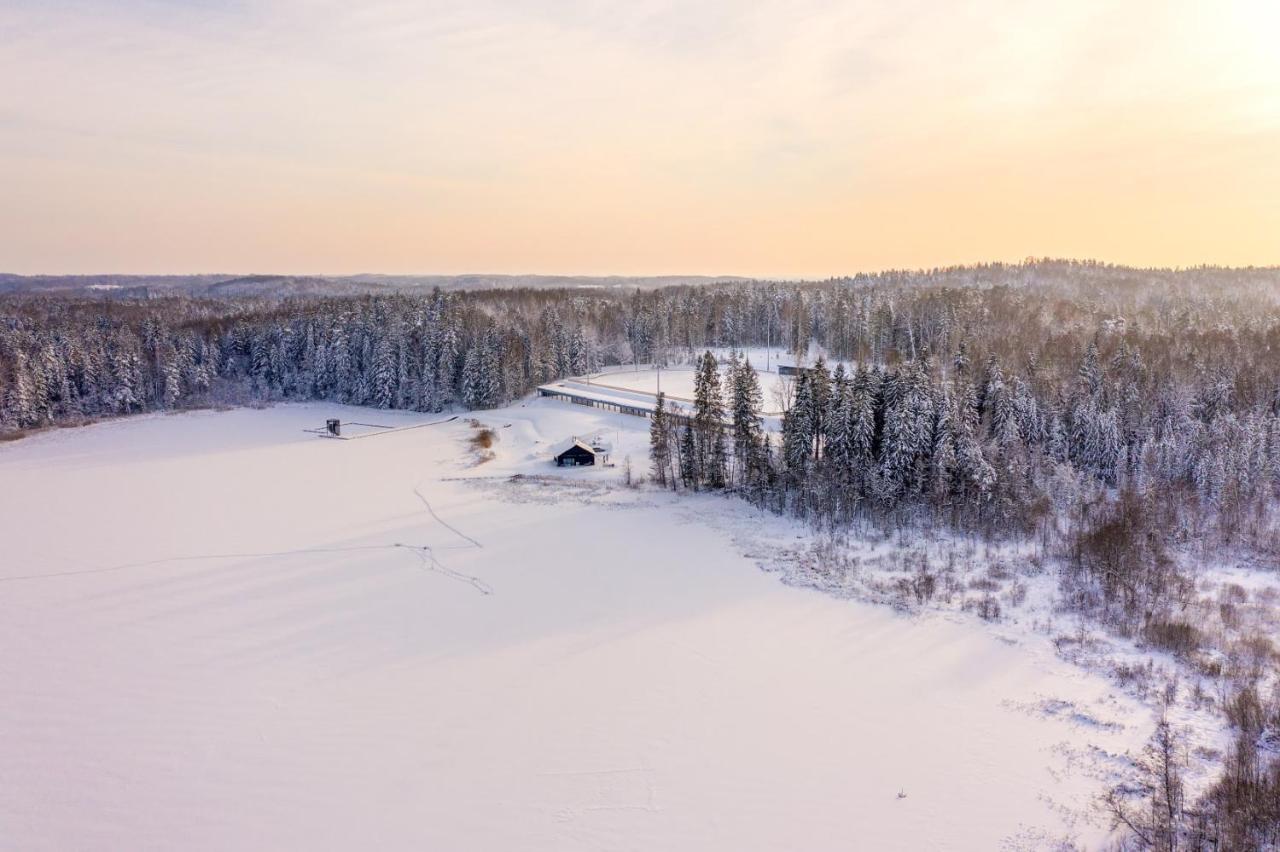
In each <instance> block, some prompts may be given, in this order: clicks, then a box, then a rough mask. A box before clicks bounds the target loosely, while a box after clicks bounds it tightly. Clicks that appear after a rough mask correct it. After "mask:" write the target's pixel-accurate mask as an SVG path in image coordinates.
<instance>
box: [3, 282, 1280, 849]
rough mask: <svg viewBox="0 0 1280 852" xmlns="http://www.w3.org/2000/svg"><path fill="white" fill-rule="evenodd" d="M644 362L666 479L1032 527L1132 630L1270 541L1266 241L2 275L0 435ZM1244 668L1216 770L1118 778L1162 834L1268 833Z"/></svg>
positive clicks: (823, 507) (1233, 840) (1100, 607)
mask: <svg viewBox="0 0 1280 852" xmlns="http://www.w3.org/2000/svg"><path fill="white" fill-rule="evenodd" d="M763 346H772V347H774V348H780V349H785V350H787V351H789V352H791V353H794V354H795V355H797V356H798V357H800V358H801V359H802V360H803V362H804V363H807V364H809V365H811V367H810V369H808V370H806V371H803V372H802V373H801V374H800V375H798V376H797V377H796V379H795V380H794V384H793V385H792V386H791V388H790V389H789V392H788V393H787V394H786V398H785V399H780V400H776V401H773V402H774V403H776V405H775V406H774V407H780V408H782V409H784V410H785V414H784V416H783V420H782V429H781V432H780V433H772V434H771V433H770V432H768V431H767V430H766V429H765V428H764V427H763V422H762V415H761V412H762V410H764V409H765V407H766V406H765V404H764V403H765V400H763V399H762V393H761V389H760V386H759V383H758V381H757V377H756V374H755V372H754V371H753V370H752V369H751V368H749V367H746V366H745V361H740V360H739V359H738V358H737V357H736V355H734V354H733V353H734V352H736V351H738V350H741V349H746V348H749V347H763ZM712 349H714V350H716V351H717V353H719V357H716V356H713V355H712V354H711V352H710V351H709V350H712ZM726 353H728V354H726ZM633 361H634V362H638V363H651V362H657V363H672V362H680V363H688V362H692V363H693V364H694V366H695V368H696V370H697V384H696V388H697V395H696V396H697V404H696V406H695V411H694V413H693V414H692V416H689V417H676V416H675V415H674V414H672V413H670V412H668V411H667V410H665V408H661V407H660V409H659V412H658V414H657V415H656V416H655V417H654V418H653V420H652V423H651V445H650V447H651V452H650V456H651V459H650V462H651V478H652V480H653V481H654V482H655V484H657V485H660V486H663V487H669V488H675V489H690V490H727V491H732V492H734V493H737V494H739V495H741V496H742V497H743V498H745V499H747V500H750V501H751V502H753V503H754V504H756V505H758V506H760V507H762V508H764V509H768V510H771V511H775V512H778V513H785V514H793V515H797V516H800V517H803V518H805V519H808V520H809V521H811V522H813V523H814V524H815V525H818V526H819V527H822V528H840V527H842V526H847V525H849V524H852V523H855V522H857V523H874V524H878V525H891V526H893V527H895V528H898V527H907V528H910V527H913V526H921V525H923V526H928V527H930V528H944V529H948V530H953V531H955V532H957V533H963V534H968V535H981V536H985V537H993V538H1027V539H1035V540H1038V541H1040V542H1043V543H1044V544H1045V546H1046V547H1047V548H1050V549H1052V550H1053V551H1054V552H1056V553H1057V554H1059V555H1060V557H1061V564H1062V566H1063V568H1062V570H1061V577H1060V581H1059V582H1060V591H1061V594H1062V598H1063V600H1064V601H1065V602H1067V604H1068V605H1069V606H1071V607H1072V608H1074V609H1075V610H1077V611H1078V612H1080V613H1081V614H1084V615H1087V616H1089V617H1091V618H1094V619H1097V620H1098V621H1100V622H1102V623H1105V624H1107V625H1110V626H1111V627H1112V628H1114V629H1116V630H1119V631H1122V632H1124V633H1125V634H1126V635H1147V636H1156V637H1164V639H1165V641H1166V642H1167V643H1169V644H1170V646H1171V647H1172V646H1175V645H1177V644H1178V643H1183V644H1185V642H1186V641H1187V637H1188V636H1189V635H1193V634H1194V626H1193V625H1182V626H1181V627H1180V626H1179V625H1180V622H1178V621H1177V620H1176V619H1175V618H1174V617H1173V615H1171V613H1173V612H1174V611H1175V610H1176V605H1177V602H1178V601H1179V599H1180V598H1181V597H1185V596H1186V595H1187V593H1188V587H1189V585H1190V584H1191V580H1190V579H1189V578H1188V577H1187V576H1185V574H1184V573H1183V570H1182V568H1181V565H1182V562H1181V561H1180V559H1179V554H1184V553H1187V552H1191V551H1195V552H1199V553H1208V552H1213V551H1219V552H1230V553H1233V554H1236V555H1238V556H1239V557H1240V558H1244V559H1251V560H1254V561H1255V562H1257V563H1258V564H1262V565H1268V564H1269V565H1272V566H1275V565H1278V564H1280V514H1278V513H1277V511H1276V507H1277V501H1280V271H1278V270H1274V269H1270V270H1254V269H1246V270H1239V269H1222V268H1199V269H1188V270H1181V271H1166V270H1139V269H1130V268H1122V267H1113V266H1106V265H1100V264H1090V263H1077V262H1067V261H1034V262H1031V261H1029V262H1027V263H1025V264H1021V265H988V266H975V267H963V268H952V269H939V270H932V271H922V272H889V273H882V274H877V275H861V276H857V277H854V278H848V279H836V280H829V281H823V282H809V283H782V282H746V283H729V284H708V285H704V286H675V287H667V288H660V289H653V290H634V289H538V288H523V289H508V290H485V291H450V292H442V291H439V290H433V291H430V292H422V291H413V290H404V291H402V292H395V293H380V294H373V295H342V296H333V297H326V296H323V295H311V296H305V297H295V298H287V299H272V298H264V297H261V296H253V297H236V298H226V299H213V298H207V297H200V298H196V297H188V296H183V295H165V296H163V297H161V298H152V299H137V298H119V297H115V298H113V297H110V296H109V295H103V294H100V293H94V294H89V293H85V294H81V295H67V294H62V293H51V294H22V293H14V294H9V295H5V296H0V435H6V436H9V437H13V436H20V435H22V434H25V433H26V432H29V431H31V430H38V429H42V428H46V427H50V426H58V425H74V424H79V423H84V422H88V421H91V420H94V419H99V418H104V417H112V416H121V415H128V414H134V413H139V412H148V411H159V410H170V409H183V408H194V407H206V406H215V405H228V404H231V405H236V404H255V403H259V402H269V401H275V400H328V401H333V402H340V403H348V404H353V405H365V406H373V407H379V408H402V409H413V410H418V411H441V410H445V409H449V408H467V409H479V408H487V407H494V406H498V405H501V404H503V403H506V402H510V401H512V400H515V399H517V398H519V397H521V396H523V395H524V394H526V393H528V392H530V391H531V390H532V389H533V388H534V387H536V386H537V385H538V384H540V383H543V382H547V381H550V380H553V379H557V378H560V377H564V376H570V375H578V374H582V373H586V372H590V371H593V370H595V369H597V368H600V367H603V366H608V365H614V364H626V363H631V362H633ZM1183 627H1185V628H1186V629H1185V630H1184V629H1183ZM1187 630H1190V631H1191V633H1190V634H1189V633H1188V632H1187ZM1191 641H1192V642H1193V644H1194V640H1191ZM1184 650H1185V649H1184ZM1263 657H1264V659H1265V666H1274V665H1275V664H1276V656H1275V650H1274V649H1270V650H1269V651H1265V650H1264V653H1263ZM1265 666H1264V669H1265ZM1255 668H1256V667H1255ZM1249 671H1251V669H1249V667H1247V666H1243V665H1242V666H1241V667H1240V668H1239V671H1238V672H1237V676H1235V677H1233V678H1232V680H1231V683H1232V690H1233V691H1232V693H1231V695H1230V696H1229V697H1228V698H1227V699H1224V701H1225V703H1226V704H1227V705H1228V708H1229V709H1231V708H1234V709H1231V712H1230V713H1229V714H1228V715H1230V716H1231V717H1232V719H1233V722H1235V723H1236V728H1235V729H1236V734H1237V738H1236V743H1235V745H1234V746H1233V748H1234V751H1233V753H1232V755H1230V756H1229V757H1228V758H1227V759H1226V760H1225V764H1226V769H1225V772H1224V775H1223V779H1222V780H1221V781H1220V782H1219V784H1218V785H1217V786H1216V787H1215V788H1214V789H1213V790H1212V791H1211V792H1210V794H1209V795H1208V797H1207V798H1206V799H1205V800H1204V801H1203V802H1200V803H1198V804H1196V805H1195V806H1194V807H1193V806H1192V805H1191V804H1186V805H1183V804H1179V808H1180V809H1181V810H1180V811H1179V814H1180V816H1178V817H1177V818H1175V817H1173V816H1170V814H1172V813H1173V809H1172V807H1171V805H1170V803H1171V801H1172V799H1171V798H1170V797H1171V796H1173V795H1174V793H1173V791H1172V790H1171V789H1169V788H1168V778H1167V776H1168V773H1167V772H1166V773H1165V776H1166V783H1165V787H1164V788H1160V787H1159V785H1153V787H1152V790H1151V791H1150V794H1151V797H1152V807H1151V808H1150V809H1149V810H1148V811H1143V814H1146V816H1141V815H1140V816H1133V815H1132V814H1130V813H1129V812H1127V811H1125V810H1124V809H1123V808H1122V807H1121V806H1120V805H1117V807H1116V810H1117V819H1121V820H1125V821H1132V823H1133V824H1132V825H1131V826H1130V828H1132V829H1133V831H1134V833H1135V836H1137V837H1142V836H1144V833H1145V835H1147V836H1149V841H1150V842H1149V845H1150V846H1155V847H1157V848H1169V849H1173V848H1223V849H1226V848H1240V849H1245V848H1264V847H1265V845H1266V844H1267V843H1276V842H1280V763H1277V762H1276V761H1274V760H1271V759H1269V757H1268V755H1269V750H1268V746H1267V745H1266V743H1270V742H1275V741H1276V739H1277V738H1278V737H1280V696H1275V695H1266V694H1259V693H1258V690H1257V684H1258V682H1259V679H1260V677H1261V674H1259V675H1257V676H1252V677H1251V676H1250V675H1249ZM1166 768H1167V767H1166ZM1160 796H1164V799H1163V800H1160V801H1162V802H1163V804H1164V805H1165V806H1168V807H1166V808H1165V811H1164V813H1165V816H1164V817H1160V816H1159V814H1160V813H1161V810H1160V808H1159V807H1156V806H1155V805H1156V804H1158V802H1157V799H1159V797H1160ZM1162 838H1163V840H1162ZM1170 838H1173V839H1170ZM1211 840H1212V841H1213V843H1210V841H1211ZM1178 844H1182V845H1178ZM1197 844H1199V845H1197ZM1214 844H1217V845H1214Z"/></svg>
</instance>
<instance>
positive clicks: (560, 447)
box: [551, 436, 595, 458]
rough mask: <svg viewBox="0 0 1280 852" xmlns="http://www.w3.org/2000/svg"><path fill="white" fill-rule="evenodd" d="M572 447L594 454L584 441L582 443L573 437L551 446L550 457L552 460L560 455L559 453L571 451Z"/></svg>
mask: <svg viewBox="0 0 1280 852" xmlns="http://www.w3.org/2000/svg"><path fill="white" fill-rule="evenodd" d="M574 446H578V447H582V449H584V450H586V451H587V452H589V453H592V454H594V453H595V450H594V449H593V448H592V446H591V445H590V444H588V443H587V442H586V441H583V440H582V439H581V438H578V437H577V436H574V437H572V438H566V439H565V440H563V441H561V442H560V443H558V444H553V445H552V446H551V455H552V457H553V458H554V457H555V456H558V455H560V454H561V453H563V452H565V451H566V450H569V449H571V448H572V447H574Z"/></svg>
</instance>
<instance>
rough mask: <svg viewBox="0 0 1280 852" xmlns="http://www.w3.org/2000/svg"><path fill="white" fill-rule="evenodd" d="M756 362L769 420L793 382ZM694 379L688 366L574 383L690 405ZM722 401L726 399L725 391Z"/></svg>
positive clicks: (613, 373) (626, 371)
mask: <svg viewBox="0 0 1280 852" xmlns="http://www.w3.org/2000/svg"><path fill="white" fill-rule="evenodd" d="M726 357H727V356H726ZM756 361H757V359H752V365H753V366H756V375H757V376H758V378H759V380H760V392H761V397H762V399H763V403H764V407H763V411H764V414H765V415H767V416H770V417H778V416H781V414H782V410H783V405H782V399H783V398H784V397H786V396H787V395H789V394H790V393H791V392H792V391H791V387H790V386H791V385H792V384H793V382H794V380H793V379H792V378H790V377H787V376H779V375H778V373H777V372H776V370H777V365H776V364H774V365H773V367H774V371H773V372H766V371H765V369H764V363H763V360H760V363H759V364H758V365H757V364H756ZM695 376H696V373H695V371H694V368H693V367H692V366H691V365H688V364H685V365H678V366H674V367H664V368H663V369H661V370H655V369H652V368H650V367H645V366H642V367H640V368H639V369H636V368H627V367H616V368H611V369H610V370H608V371H606V372H602V373H595V374H592V375H591V376H590V377H589V380H588V378H587V377H583V378H580V379H578V380H577V381H576V384H580V385H585V384H587V383H588V381H589V384H590V385H591V387H592V388H594V389H596V390H597V391H599V392H602V393H609V392H612V391H624V392H627V394H626V395H627V396H631V395H632V394H640V395H641V398H643V399H644V400H646V401H653V400H654V399H656V398H657V395H658V391H659V390H661V391H662V392H663V393H665V394H666V395H667V398H668V400H670V401H671V402H673V403H679V402H684V403H690V404H691V403H692V402H693V395H694V378H695ZM721 380H722V381H724V371H723V369H722V370H721ZM725 398H726V399H728V393H727V389H726V393H725Z"/></svg>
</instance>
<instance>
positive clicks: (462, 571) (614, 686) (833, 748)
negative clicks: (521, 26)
mask: <svg viewBox="0 0 1280 852" xmlns="http://www.w3.org/2000/svg"><path fill="white" fill-rule="evenodd" d="M665 372H666V371H664V373H665ZM666 381H667V377H666V375H664V378H663V382H664V388H665V387H666ZM330 416H336V417H342V418H343V419H344V420H348V419H349V420H354V421H361V422H366V423H374V424H387V425H393V426H408V425H414V424H419V423H426V422H430V421H435V420H440V419H441V418H440V417H439V416H431V415H413V414H407V413H403V412H388V411H370V410H367V409H344V408H343V407H341V406H334V405H322V404H308V405H290V406H280V407H276V408H272V409H266V410H238V411H232V412H225V413H212V412H203V413H191V414H183V415H176V416H150V417H140V418H134V419H129V420H123V421H116V422H111V423H104V424H100V425H96V426H92V427H88V428H84V429H75V430H65V431H58V432H51V433H46V434H43V435H40V436H37V437H35V438H31V439H28V440H24V441H20V442H16V443H13V444H8V445H3V446H0V482H3V485H4V487H3V489H0V540H2V541H3V546H2V547H0V587H2V592H3V594H0V647H3V648H4V649H5V650H4V653H3V655H0V677H3V682H4V683H5V684H6V692H7V697H6V700H5V701H3V702H0V740H2V741H3V753H4V755H5V760H4V761H3V762H2V763H0V836H3V837H5V838H6V843H7V844H12V848H21V849H25V850H39V849H66V848H77V849H120V848H129V849H172V848H175V847H181V848H186V849H231V848H235V849H281V848H307V849H350V848H366V847H370V846H376V847H378V848H384V849H427V848H435V849H514V848H519V849H547V850H552V849H554V850H563V849H582V850H597V849H664V850H669V849H710V848H721V849H735V850H782V849H797V848H801V849H810V850H813V849H850V848H863V849H903V850H907V849H922V848H930V849H974V850H989V849H999V848H1008V849H1044V848H1051V847H1052V846H1053V845H1054V844H1055V843H1057V842H1058V841H1060V840H1063V839H1070V840H1073V841H1075V842H1076V843H1077V844H1079V845H1081V846H1084V847H1088V848H1093V847H1097V846H1099V845H1100V844H1102V843H1103V842H1104V840H1105V838H1106V836H1107V826H1106V825H1105V824H1104V823H1103V822H1102V820H1101V819H1100V817H1099V816H1098V815H1097V813H1096V812H1095V811H1094V810H1093V809H1092V807H1091V805H1092V803H1093V800H1094V797H1095V796H1096V795H1097V794H1098V793H1100V792H1101V791H1102V790H1103V788H1104V787H1105V786H1106V785H1107V784H1108V783H1112V782H1114V781H1115V780H1116V778H1117V777H1119V775H1120V774H1122V773H1123V772H1124V771H1125V770H1126V768H1127V766H1128V762H1127V759H1126V758H1125V757H1124V754H1125V752H1126V751H1130V752H1136V751H1137V750H1138V749H1140V748H1141V746H1142V744H1143V743H1144V742H1145V740H1146V738H1147V736H1148V735H1149V733H1150V731H1151V726H1152V719H1151V714H1150V712H1149V711H1148V710H1147V709H1145V708H1144V707H1142V706H1141V705H1139V704H1138V703H1137V702H1135V701H1133V700H1131V699H1129V698H1127V697H1125V696H1124V695H1123V694H1121V693H1119V692H1118V691H1117V690H1116V689H1115V688H1114V687H1113V686H1112V684H1111V683H1110V682H1108V681H1107V680H1105V679H1103V678H1100V677H1095V676H1093V675H1090V674H1087V673H1086V672H1084V671H1082V670H1081V669H1079V668H1077V667H1075V666H1072V665H1070V664H1068V663H1066V662H1063V661H1061V660H1059V659H1057V658H1056V657H1054V656H1053V655H1052V654H1050V653H1044V652H1038V651H1033V650H1031V649H1029V648H1028V647H1027V646H1025V645H1021V644H1019V643H1017V642H1014V641H1009V640H1005V639H1002V638H1001V637H999V636H997V635H995V634H993V633H992V632H991V631H990V630H988V629H987V628H986V627H985V626H984V625H982V624H981V623H978V622H977V621H975V620H974V619H972V618H970V617H964V616H959V615H956V614H949V613H933V614H924V615H916V616H909V615H903V614H900V613H897V612H895V611H893V610H892V609H891V608H888V607H877V606H873V605H869V604H865V603H858V602H854V601H849V600H841V599H838V598H835V597H832V596H830V595H828V594H823V593H820V592H816V591H813V590H811V589H803V588H795V587H793V586H790V585H787V584H784V583H781V582H779V580H778V578H777V577H776V576H774V575H771V574H769V573H765V572H762V571H760V570H758V568H757V562H758V561H759V558H758V557H759V554H744V553H743V552H741V551H742V548H741V547H740V546H738V542H737V540H736V539H735V537H734V536H733V534H732V530H733V528H734V527H735V526H737V527H741V526H743V525H750V524H753V523H755V522H754V521H753V520H752V518H753V516H752V514H751V511H750V510H749V509H748V508H746V507H745V506H743V505H740V504H738V503H736V502H734V501H731V500H726V499H723V498H713V497H694V498H690V499H673V498H671V497H669V496H668V495H666V494H662V493H658V492H655V491H652V490H647V489H627V488H624V487H622V486H621V485H620V483H619V478H620V476H621V475H622V470H623V466H624V460H625V457H626V456H628V455H630V456H631V458H632V461H633V463H634V465H635V467H636V469H637V471H642V470H643V469H644V468H645V467H646V462H645V451H644V447H645V446H646V443H647V436H646V433H645V429H646V427H647V421H645V420H643V419H640V418H633V417H627V416H623V415H616V414H609V413H605V412H601V411H596V410H592V409H584V408H582V407H581V406H572V405H568V404H564V403H559V402H555V401H551V400H536V401H531V402H528V403H526V404H524V405H515V406H512V407H510V408H507V409H501V410H497V411H487V412H481V413H479V414H477V415H476V417H477V418H479V420H481V421H482V422H483V423H484V424H485V425H486V426H489V427H491V428H493V429H494V430H495V432H496V434H497V436H498V439H497V442H496V444H495V445H494V446H493V453H494V458H492V460H489V461H483V462H481V461H480V459H479V457H477V456H475V455H474V454H473V453H472V452H471V451H470V450H469V449H468V439H469V437H470V436H471V435H472V434H473V433H474V431H475V430H474V427H473V426H472V425H470V424H469V423H468V420H467V419H466V418H465V417H464V418H460V419H458V420H453V421H448V422H443V423H439V424H437V425H433V426H429V427H424V428H420V429H412V430H406V431H399V432H394V433H391V434H386V435H379V436H376V437H371V438H370V439H368V440H359V441H329V440H322V439H319V438H317V437H316V436H314V435H312V434H308V433H306V432H304V431H303V430H304V429H312V428H317V427H319V426H321V425H322V424H323V421H324V418H326V417H330ZM575 434H576V435H591V434H602V435H605V436H607V437H609V438H611V439H612V441H613V442H614V444H615V446H614V453H613V459H614V461H615V462H616V463H617V466H616V467H614V468H610V469H593V468H584V469H576V470H570V471H557V470H555V469H554V468H553V467H551V465H550V462H549V461H548V458H547V449H548V448H549V447H551V446H552V445H553V444H555V443H556V442H558V441H560V440H562V439H564V438H565V437H567V436H569V435H575ZM517 473H519V474H523V477H521V478H517V479H512V478H511V476H512V474H517ZM708 518H712V519H716V522H712V523H704V522H703V521H704V520H705V519H708Z"/></svg>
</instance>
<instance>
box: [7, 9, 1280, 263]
mask: <svg viewBox="0 0 1280 852" xmlns="http://www.w3.org/2000/svg"><path fill="white" fill-rule="evenodd" d="M1028 255H1035V256H1054V257H1077V258H1097V259H1101V260H1107V261H1111V262H1117V263H1132V264H1139V265H1159V266H1176V265H1193V264H1199V263H1220V264H1233V265H1244V264H1256V265H1264V264H1278V263H1280V2H1277V0H1234V1H1233V0H1224V2H1209V0H1205V2H1194V3H1193V2H1181V0H1153V1H1152V2H1148V0H1129V1H1128V2H1125V0H1120V2H1117V0H1072V2H1062V0H1055V2H1027V0H975V2H967V3H966V2H951V0H897V2H818V0H791V2H783V0H755V2H748V0H732V1H731V0H694V1H693V2H684V3H677V2H667V0H655V2H648V1H647V0H630V2H612V0H595V1H594V2H593V0H560V2H552V0H520V1H519V2H515V1H514V0H508V1H507V2H503V0H468V2H433V0H421V2H407V0H368V1H367V2H364V0H319V1H318V2H302V0H266V1H265V2H247V0H243V2H242V0H187V2H177V0H173V2H165V1H164V0H117V2H95V0H79V2H67V0H4V2H3V3H0V271H8V272H25V273H34V272H47V273H72V272H83V273H88V272H139V273H156V272H296V273H332V274H340V273H352V272H387V273H461V272H510V273H527V272H541V273H564V274H569V273H581V274H604V273H617V274H658V273H688V274H695V273H701V274H739V275H761V276H809V277H825V276H828V275H838V274H847V273H853V272H857V271H862V270H874V269H883V268H890V267H925V266H935V265H942V264H953V263H966V262H977V261H986V260H1011V261H1016V260H1021V259H1022V258H1024V257H1026V256H1028Z"/></svg>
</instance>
